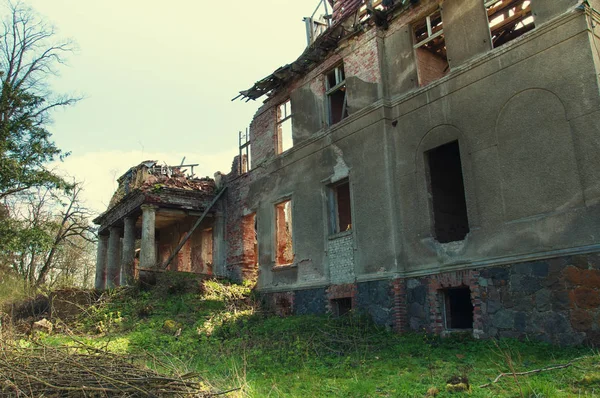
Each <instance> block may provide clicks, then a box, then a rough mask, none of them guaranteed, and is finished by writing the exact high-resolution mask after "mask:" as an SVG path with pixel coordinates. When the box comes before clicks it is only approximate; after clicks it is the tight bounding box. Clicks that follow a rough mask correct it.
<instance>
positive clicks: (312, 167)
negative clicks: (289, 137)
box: [228, 11, 600, 290]
mask: <svg viewBox="0 0 600 398" xmlns="http://www.w3.org/2000/svg"><path fill="white" fill-rule="evenodd" d="M374 39H375V40H377V37H376V36H375V37H374ZM591 40H592V35H591V31H590V23H589V20H588V18H587V15H586V14H585V13H584V12H582V11H575V12H571V13H568V14H565V15H563V16H562V17H560V18H559V19H558V20H555V21H554V22H552V23H549V24H546V25H543V26H541V27H539V26H536V29H534V30H532V31H531V32H530V33H529V34H528V35H527V36H523V38H522V39H521V40H519V41H515V42H513V43H508V44H506V45H505V47H504V48H502V49H497V50H496V51H490V52H488V53H486V54H484V55H483V56H482V58H477V57H476V58H474V60H473V61H468V67H465V68H464V69H455V70H454V71H453V72H452V73H451V74H449V75H448V76H446V77H444V78H443V79H441V80H439V81H438V82H435V83H432V85H431V86H428V87H423V88H416V89H414V90H413V91H411V92H410V93H409V94H397V95H395V96H390V97H389V98H387V99H386V100H385V101H376V102H374V103H372V104H370V105H367V106H365V107H363V108H362V109H360V110H356V111H355V113H354V114H351V115H349V116H348V118H346V119H345V120H343V121H341V122H340V123H337V124H336V125H334V126H331V127H329V128H328V129H327V130H323V131H322V132H321V133H318V132H317V133H315V134H316V135H315V136H311V137H310V138H306V139H305V140H304V141H303V142H302V143H298V144H297V145H295V146H294V147H293V148H292V149H291V150H290V151H288V152H286V153H284V155H282V156H276V155H275V154H274V152H273V154H272V159H271V160H269V161H268V162H263V164H262V165H260V166H258V167H257V170H254V171H251V172H250V173H249V175H250V177H248V184H247V188H245V189H246V190H245V191H244V192H245V193H244V204H243V206H244V208H245V210H244V211H245V212H246V213H249V214H250V213H251V214H254V215H255V217H256V218H255V225H256V233H257V237H258V240H257V252H258V257H257V262H258V264H259V266H260V270H261V271H260V279H259V280H260V286H261V288H262V289H274V290H276V289H284V288H285V287H290V286H294V287H299V286H300V287H301V286H312V285H319V284H320V285H326V284H328V283H332V281H334V282H338V283H342V282H344V277H348V278H353V279H354V278H356V279H358V280H371V279H378V278H384V277H386V276H390V275H419V274H427V273H432V272H437V271H440V270H449V269H454V268H455V267H468V266H475V265H477V264H478V265H481V264H488V263H493V262H501V261H503V259H505V260H506V259H509V258H511V257H514V256H517V257H527V258H531V257H533V258H535V257H536V256H544V255H545V254H547V253H550V252H553V251H564V250H566V251H568V250H579V249H581V248H585V247H588V246H593V245H597V244H598V238H597V237H598V236H600V224H599V223H598V222H597V220H598V219H599V218H598V216H600V207H599V203H600V187H599V184H598V181H600V174H599V173H600V172H599V171H598V170H600V164H598V160H595V159H594V158H593V157H592V156H591V155H592V153H593V152H594V149H593V148H598V147H599V146H598V145H599V144H598V143H599V138H598V137H599V133H598V132H599V131H600V126H598V125H597V122H595V121H594V120H595V119H597V116H596V115H597V113H598V112H599V111H600V97H599V86H598V78H597V70H596V68H595V58H596V57H595V55H594V51H593V43H592V41H591ZM378 48H379V47H378ZM340 58H343V57H340ZM336 61H337V62H336ZM339 61H340V59H337V60H333V61H331V65H330V66H331V67H335V66H336V65H339ZM344 65H346V64H344ZM465 65H467V64H465ZM324 70H325V71H326V70H329V69H328V68H324ZM345 73H346V76H345V80H346V83H347V84H348V85H349V84H350V83H349V80H348V79H349V73H348V72H346V71H345ZM311 82H313V80H309V81H308V82H307V83H308V84H312V83H311ZM375 84H376V85H378V86H379V87H378V90H381V86H382V83H375ZM300 87H304V85H301V86H300ZM296 90H298V89H296ZM310 90H312V88H311V89H310ZM348 90H349V89H348ZM275 103H278V102H275ZM266 105H269V102H268V103H267V104H266ZM272 109H274V108H273V107H269V106H266V107H265V108H264V109H263V111H262V113H260V114H259V115H258V116H257V118H256V119H255V121H254V128H255V130H254V131H255V134H256V133H257V132H258V131H259V130H256V127H257V126H258V125H259V124H260V123H264V125H265V126H268V125H271V126H273V127H272V128H274V126H275V123H271V122H269V123H267V122H266V120H267V119H266V118H265V119H263V118H262V116H263V115H266V114H267V113H268V112H271V115H273V111H272ZM293 112H294V111H292V113H293ZM265 131H268V129H265ZM265 137H266V135H265ZM254 138H255V139H256V138H257V135H255V136H254ZM253 145H254V144H253ZM259 147H260V145H259ZM253 149H254V147H253ZM440 164H441V165H442V167H440V166H439V165H440ZM443 165H448V166H447V167H443ZM440 176H441V177H440ZM446 180H447V181H450V182H451V184H450V186H449V187H448V185H447V184H444V183H443V181H446ZM346 181H347V182H348V194H346V193H345V192H346V191H345V189H346V188H343V189H341V188H338V187H339V186H340V185H339V184H345V182H346ZM439 181H442V183H441V184H440V182H439ZM461 184H462V185H461ZM459 185H461V186H460V187H459V188H457V186H459ZM457 192H458V194H457ZM460 192H462V194H460ZM333 193H334V194H335V195H334V194H333ZM336 195H337V196H336ZM461 195H462V199H460V197H461ZM336 197H337V199H336ZM346 197H349V203H350V211H349V213H344V214H341V213H340V211H341V210H339V208H340V206H341V208H343V207H344V206H346V205H347V202H348V199H343V198H346ZM457 197H458V198H459V199H460V200H462V202H464V203H463V204H462V205H461V204H456V206H451V207H447V206H441V207H440V206H439V205H436V201H437V202H438V203H439V202H440V200H439V198H441V199H442V200H441V203H444V202H447V201H448V200H446V199H447V198H451V199H452V198H457ZM340 198H342V199H340ZM436 198H438V199H437V200H436ZM336 200H337V202H336ZM460 200H458V202H460ZM452 201H454V200H452ZM287 202H289V207H287V208H288V209H289V210H285V211H283V212H278V211H277V208H278V206H279V205H280V204H282V203H286V206H287ZM332 203H333V205H332ZM336 206H337V208H336ZM336 209H337V210H336ZM461 209H463V210H461ZM336 212H337V213H336ZM288 213H289V214H290V220H289V221H286V222H280V221H277V220H278V214H280V216H279V220H281V219H282V218H281V217H282V216H281V214H288ZM228 217H229V215H228ZM253 217H254V216H253ZM332 217H339V219H343V220H348V219H350V220H351V221H350V222H347V221H344V222H343V223H342V224H344V225H345V226H344V227H340V224H339V219H338V220H337V221H338V224H337V228H338V229H337V230H335V229H333V230H332V225H333V224H332ZM448 220H451V221H448ZM232 222H235V220H232ZM447 225H451V226H452V228H448V227H447ZM348 226H349V227H348ZM332 231H333V232H332ZM288 235H289V236H288ZM282 237H285V239H284V238H282ZM280 247H281V248H284V250H287V251H286V252H285V256H282V258H285V259H286V261H283V260H278V250H279V248H280ZM528 256H529V257H528ZM283 263H285V264H283ZM453 267H454V268H453Z"/></svg>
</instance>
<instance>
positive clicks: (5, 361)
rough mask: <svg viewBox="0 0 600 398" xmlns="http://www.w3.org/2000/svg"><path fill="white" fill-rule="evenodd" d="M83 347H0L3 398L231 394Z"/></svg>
mask: <svg viewBox="0 0 600 398" xmlns="http://www.w3.org/2000/svg"><path fill="white" fill-rule="evenodd" d="M82 346H83V347H82ZM82 346H76V347H73V346H70V347H67V346H62V347H50V346H45V345H42V344H40V343H37V344H34V345H33V346H30V347H22V346H19V345H11V344H6V343H2V344H0V395H2V396H6V395H4V394H5V393H8V391H7V390H12V391H13V392H14V393H15V394H16V395H18V396H24V397H27V396H34V395H32V394H28V393H27V392H35V396H60V397H75V396H77V397H79V396H90V397H96V396H98V397H100V396H101V397H112V396H114V397H117V396H118V397H191V396H194V397H212V396H215V395H223V394H226V393H227V392H229V391H224V392H212V391H209V390H208V389H207V387H206V385H204V383H203V382H202V381H201V380H199V377H198V376H199V375H197V374H195V373H187V374H183V375H178V374H171V375H163V374H160V373H157V372H156V371H154V370H152V369H149V368H147V367H145V366H142V365H136V364H135V363H133V362H132V361H131V358H130V357H127V356H122V355H118V354H113V353H109V352H102V351H99V350H89V349H88V350H86V348H89V347H86V346H85V344H84V343H83V344H82ZM230 391H233V390H230ZM11 396H12V395H11Z"/></svg>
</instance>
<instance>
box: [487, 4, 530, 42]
mask: <svg viewBox="0 0 600 398" xmlns="http://www.w3.org/2000/svg"><path fill="white" fill-rule="evenodd" d="M529 16H531V10H530V9H528V8H526V9H524V10H521V11H520V12H518V13H516V14H515V15H513V16H512V17H510V18H506V19H505V20H504V21H502V22H500V23H499V24H497V25H494V26H492V28H491V32H492V36H495V35H497V34H499V33H500V32H501V31H503V30H506V29H507V28H509V27H512V26H514V25H516V24H518V23H519V22H521V20H523V19H526V18H528V17H529Z"/></svg>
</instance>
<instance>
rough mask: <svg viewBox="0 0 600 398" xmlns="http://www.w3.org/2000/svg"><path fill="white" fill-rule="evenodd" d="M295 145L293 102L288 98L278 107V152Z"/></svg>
mask: <svg viewBox="0 0 600 398" xmlns="http://www.w3.org/2000/svg"><path fill="white" fill-rule="evenodd" d="M293 145H294V141H293V139H292V103H291V101H290V100H287V101H285V102H284V103H282V104H281V105H279V106H278V107H277V153H282V152H285V151H287V150H288V149H290V148H291V147H292V146H293Z"/></svg>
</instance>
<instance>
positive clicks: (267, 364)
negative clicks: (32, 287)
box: [44, 281, 600, 397]
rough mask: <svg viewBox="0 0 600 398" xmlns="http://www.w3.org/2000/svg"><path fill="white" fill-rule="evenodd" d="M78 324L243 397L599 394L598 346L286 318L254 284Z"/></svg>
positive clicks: (211, 287)
mask: <svg viewBox="0 0 600 398" xmlns="http://www.w3.org/2000/svg"><path fill="white" fill-rule="evenodd" d="M176 290H177V289H175V291H176ZM75 330H76V331H77V332H78V335H79V337H78V338H79V339H82V340H85V341H86V342H89V343H91V344H94V345H96V346H98V347H102V346H105V345H107V346H108V348H109V349H110V350H113V351H116V352H123V353H131V354H139V353H143V352H145V353H150V354H151V355H153V356H155V357H157V358H160V359H161V361H163V362H167V363H170V364H171V365H172V366H175V367H177V368H179V369H181V370H182V371H190V370H194V371H198V372H200V373H201V374H202V375H203V377H204V378H205V379H206V380H207V381H208V382H209V383H210V384H211V385H213V386H214V387H215V388H217V389H222V390H224V389H229V388H233V387H241V390H240V391H237V392H235V393H233V395H234V396H235V395H237V396H256V397H263V396H271V397H328V396H338V397H423V396H425V395H426V393H427V391H428V390H429V389H430V388H436V389H437V390H439V393H438V394H437V396H438V397H456V396H461V395H469V396H472V397H498V396H501V397H515V396H517V397H518V396H521V394H522V396H525V397H572V396H575V397H579V396H581V397H592V396H594V394H598V393H597V392H598V391H600V356H599V355H598V354H597V353H596V352H594V351H592V350H591V349H589V348H583V347H580V348H559V347H555V346H550V345H547V344H542V343H538V342H522V341H517V340H502V341H499V342H497V343H496V342H494V341H489V340H488V341H485V340H484V341H477V340H472V339H470V338H468V337H465V336H454V337H451V338H444V339H441V338H438V337H436V336H430V335H429V336H428V335H419V334H407V335H402V336H400V335H397V334H395V333H392V332H389V331H386V330H384V329H381V328H378V327H376V326H375V325H373V324H372V323H371V322H370V321H369V320H368V319H367V318H365V317H363V316H361V315H360V314H353V315H350V316H345V317H342V318H338V319H333V318H330V317H327V316H296V317H288V318H278V317H274V316H268V315H267V314H263V313H260V312H259V311H257V310H256V309H255V306H254V305H253V300H252V294H251V292H250V288H249V287H248V286H239V285H232V284H231V285H230V284H221V283H217V282H214V281H209V282H207V283H206V284H205V285H204V289H203V292H202V293H176V292H169V291H165V290H155V291H150V292H143V291H139V290H137V289H129V290H128V291H120V292H115V293H114V294H113V295H112V296H111V297H110V298H109V299H108V301H107V302H106V303H105V304H104V305H102V306H99V307H97V308H93V309H91V310H90V311H89V313H88V315H87V316H85V317H83V318H82V319H81V320H80V322H79V324H77V325H76V328H75ZM44 339H45V341H46V342H47V343H49V344H61V343H64V342H65V341H67V340H68V338H67V337H65V336H61V335H53V336H46V337H45V338H44ZM579 357H585V358H584V359H581V360H579V361H577V362H576V363H575V364H574V366H571V367H569V368H566V369H560V370H552V371H548V372H542V373H539V374H533V375H528V376H520V377H518V378H517V379H516V380H515V378H514V377H513V376H506V377H504V378H502V379H501V380H500V381H499V382H498V383H496V384H493V385H492V386H491V387H489V388H479V387H478V386H479V385H481V384H484V383H488V382H490V381H491V380H492V379H494V378H495V377H496V376H497V375H498V374H500V373H501V372H510V364H511V363H512V367H513V369H514V371H515V372H522V371H527V370H532V369H539V368H543V367H547V366H552V365H555V364H562V363H567V362H569V361H570V360H572V359H574V358H579ZM149 364H150V365H151V366H156V365H154V363H153V362H151V361H150V362H149ZM453 376H460V377H463V376H464V377H467V378H468V380H469V382H470V384H471V389H470V391H469V392H462V393H461V392H459V393H452V392H448V391H447V389H446V382H447V380H449V379H450V378H451V377H453Z"/></svg>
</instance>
